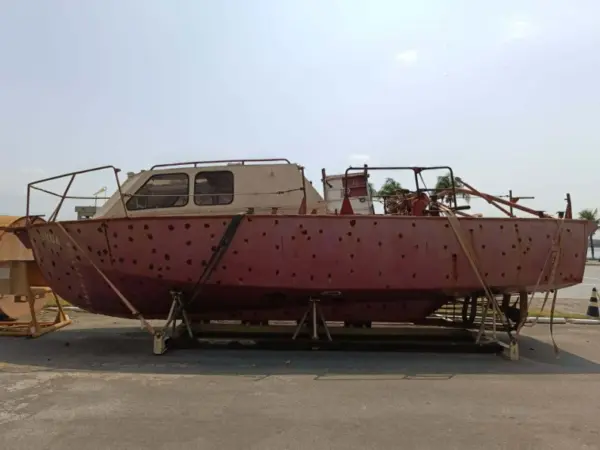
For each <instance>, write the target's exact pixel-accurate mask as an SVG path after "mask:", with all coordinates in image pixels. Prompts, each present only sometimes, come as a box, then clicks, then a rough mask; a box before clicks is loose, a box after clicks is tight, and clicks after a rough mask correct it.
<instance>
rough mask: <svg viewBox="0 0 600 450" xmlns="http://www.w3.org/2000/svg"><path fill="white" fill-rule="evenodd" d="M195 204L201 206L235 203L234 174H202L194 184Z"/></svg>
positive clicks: (221, 171)
mask: <svg viewBox="0 0 600 450" xmlns="http://www.w3.org/2000/svg"><path fill="white" fill-rule="evenodd" d="M194 202H195V203H196V205H200V206H211V205H229V204H230V203H232V202H233V173H232V172H230V171H229V170H218V171H210V172H200V173H198V174H197V175H196V179H195V183H194Z"/></svg>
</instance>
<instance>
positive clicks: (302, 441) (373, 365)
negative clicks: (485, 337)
mask: <svg viewBox="0 0 600 450" xmlns="http://www.w3.org/2000/svg"><path fill="white" fill-rule="evenodd" d="M75 322H76V323H75V325H74V326H72V327H71V328H68V329H65V330H61V331H59V332H57V333H54V334H52V335H48V336H45V337H43V338H42V339H39V340H25V339H10V338H9V339H6V338H4V339H2V340H0V361H1V363H0V448H6V449H11V450H24V449H27V450H29V449H31V448H43V449H49V450H54V449H61V450H64V449H65V448H78V449H82V450H84V449H106V448H111V449H127V450H135V449H145V450H154V449H175V448H177V449H182V448H185V449H196V448H197V449H238V448H239V449H260V450H269V449H278V450H280V449H306V448H311V449H337V448H340V449H341V448H343V449H365V448H371V449H394V448H406V449H412V448H418V449H440V448H443V449H448V450H450V449H481V448H486V449H509V448H510V449H516V448H527V449H538V448H539V449H561V450H562V449H583V448H589V449H595V448H600V436H599V434H600V433H599V425H598V423H597V415H598V400H600V394H598V392H600V365H599V363H600V350H599V348H600V347H599V346H600V327H586V326H579V327H577V326H569V325H561V326H560V327H556V328H555V331H556V334H557V336H556V338H557V341H558V343H559V345H560V346H561V348H562V353H561V355H560V358H559V359H556V358H555V357H554V355H553V353H552V348H551V346H550V345H549V340H548V328H547V327H546V326H536V327H534V328H526V329H525V333H526V336H523V338H522V339H521V353H522V359H521V361H519V362H510V361H507V360H504V359H502V358H500V357H498V356H494V355H456V354H439V355H435V354H419V353H357V352H349V353H332V352H289V351H271V352H269V351H252V350H249V351H234V350H205V351H199V350H185V351H183V350H178V351H175V352H172V353H167V354H166V355H163V356H153V355H152V354H151V340H150V338H149V337H148V336H147V335H146V334H145V333H144V332H142V331H140V329H139V325H138V324H137V323H136V322H132V321H124V320H115V319H111V318H106V317H101V316H93V315H89V314H81V315H77V316H76V317H75Z"/></svg>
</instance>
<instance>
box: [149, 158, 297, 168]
mask: <svg viewBox="0 0 600 450" xmlns="http://www.w3.org/2000/svg"><path fill="white" fill-rule="evenodd" d="M265 162H282V163H285V164H292V163H291V162H290V160H289V159H287V158H259V159H217V160H213V161H187V162H176V163H166V164H155V165H153V166H152V167H150V170H155V169H165V168H167V167H182V166H190V165H191V166H192V167H194V168H195V167H198V166H199V165H206V164H226V163H229V164H240V165H242V166H244V165H246V164H247V163H265Z"/></svg>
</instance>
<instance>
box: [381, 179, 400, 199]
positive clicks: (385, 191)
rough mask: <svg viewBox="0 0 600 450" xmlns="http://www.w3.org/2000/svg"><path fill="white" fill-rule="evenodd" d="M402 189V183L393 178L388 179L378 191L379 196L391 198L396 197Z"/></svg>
mask: <svg viewBox="0 0 600 450" xmlns="http://www.w3.org/2000/svg"><path fill="white" fill-rule="evenodd" d="M401 189H402V185H401V184H400V182H398V181H396V180H394V179H393V178H386V179H385V183H383V185H382V186H381V188H380V189H379V191H377V196H379V197H391V196H393V195H396V194H397V193H398V191H399V190H401Z"/></svg>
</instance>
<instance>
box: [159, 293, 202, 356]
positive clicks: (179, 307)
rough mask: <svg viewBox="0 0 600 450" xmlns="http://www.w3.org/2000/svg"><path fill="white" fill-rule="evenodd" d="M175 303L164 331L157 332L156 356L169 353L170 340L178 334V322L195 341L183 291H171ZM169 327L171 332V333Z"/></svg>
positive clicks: (172, 304) (172, 305)
mask: <svg viewBox="0 0 600 450" xmlns="http://www.w3.org/2000/svg"><path fill="white" fill-rule="evenodd" d="M170 294H171V297H172V298H173V302H172V303H171V309H170V310H169V315H168V316H167V322H166V323H165V325H164V327H162V329H160V330H157V331H156V332H155V333H154V354H155V355H162V354H163V353H164V352H166V351H167V342H168V340H169V339H171V338H173V337H175V335H176V333H177V320H181V322H182V323H183V324H184V325H185V328H186V330H187V332H188V336H189V337H190V339H194V333H193V332H192V327H191V326H190V321H189V319H188V315H187V312H186V311H185V305H184V304H183V293H182V292H181V291H170ZM169 327H171V332H170V333H169Z"/></svg>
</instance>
